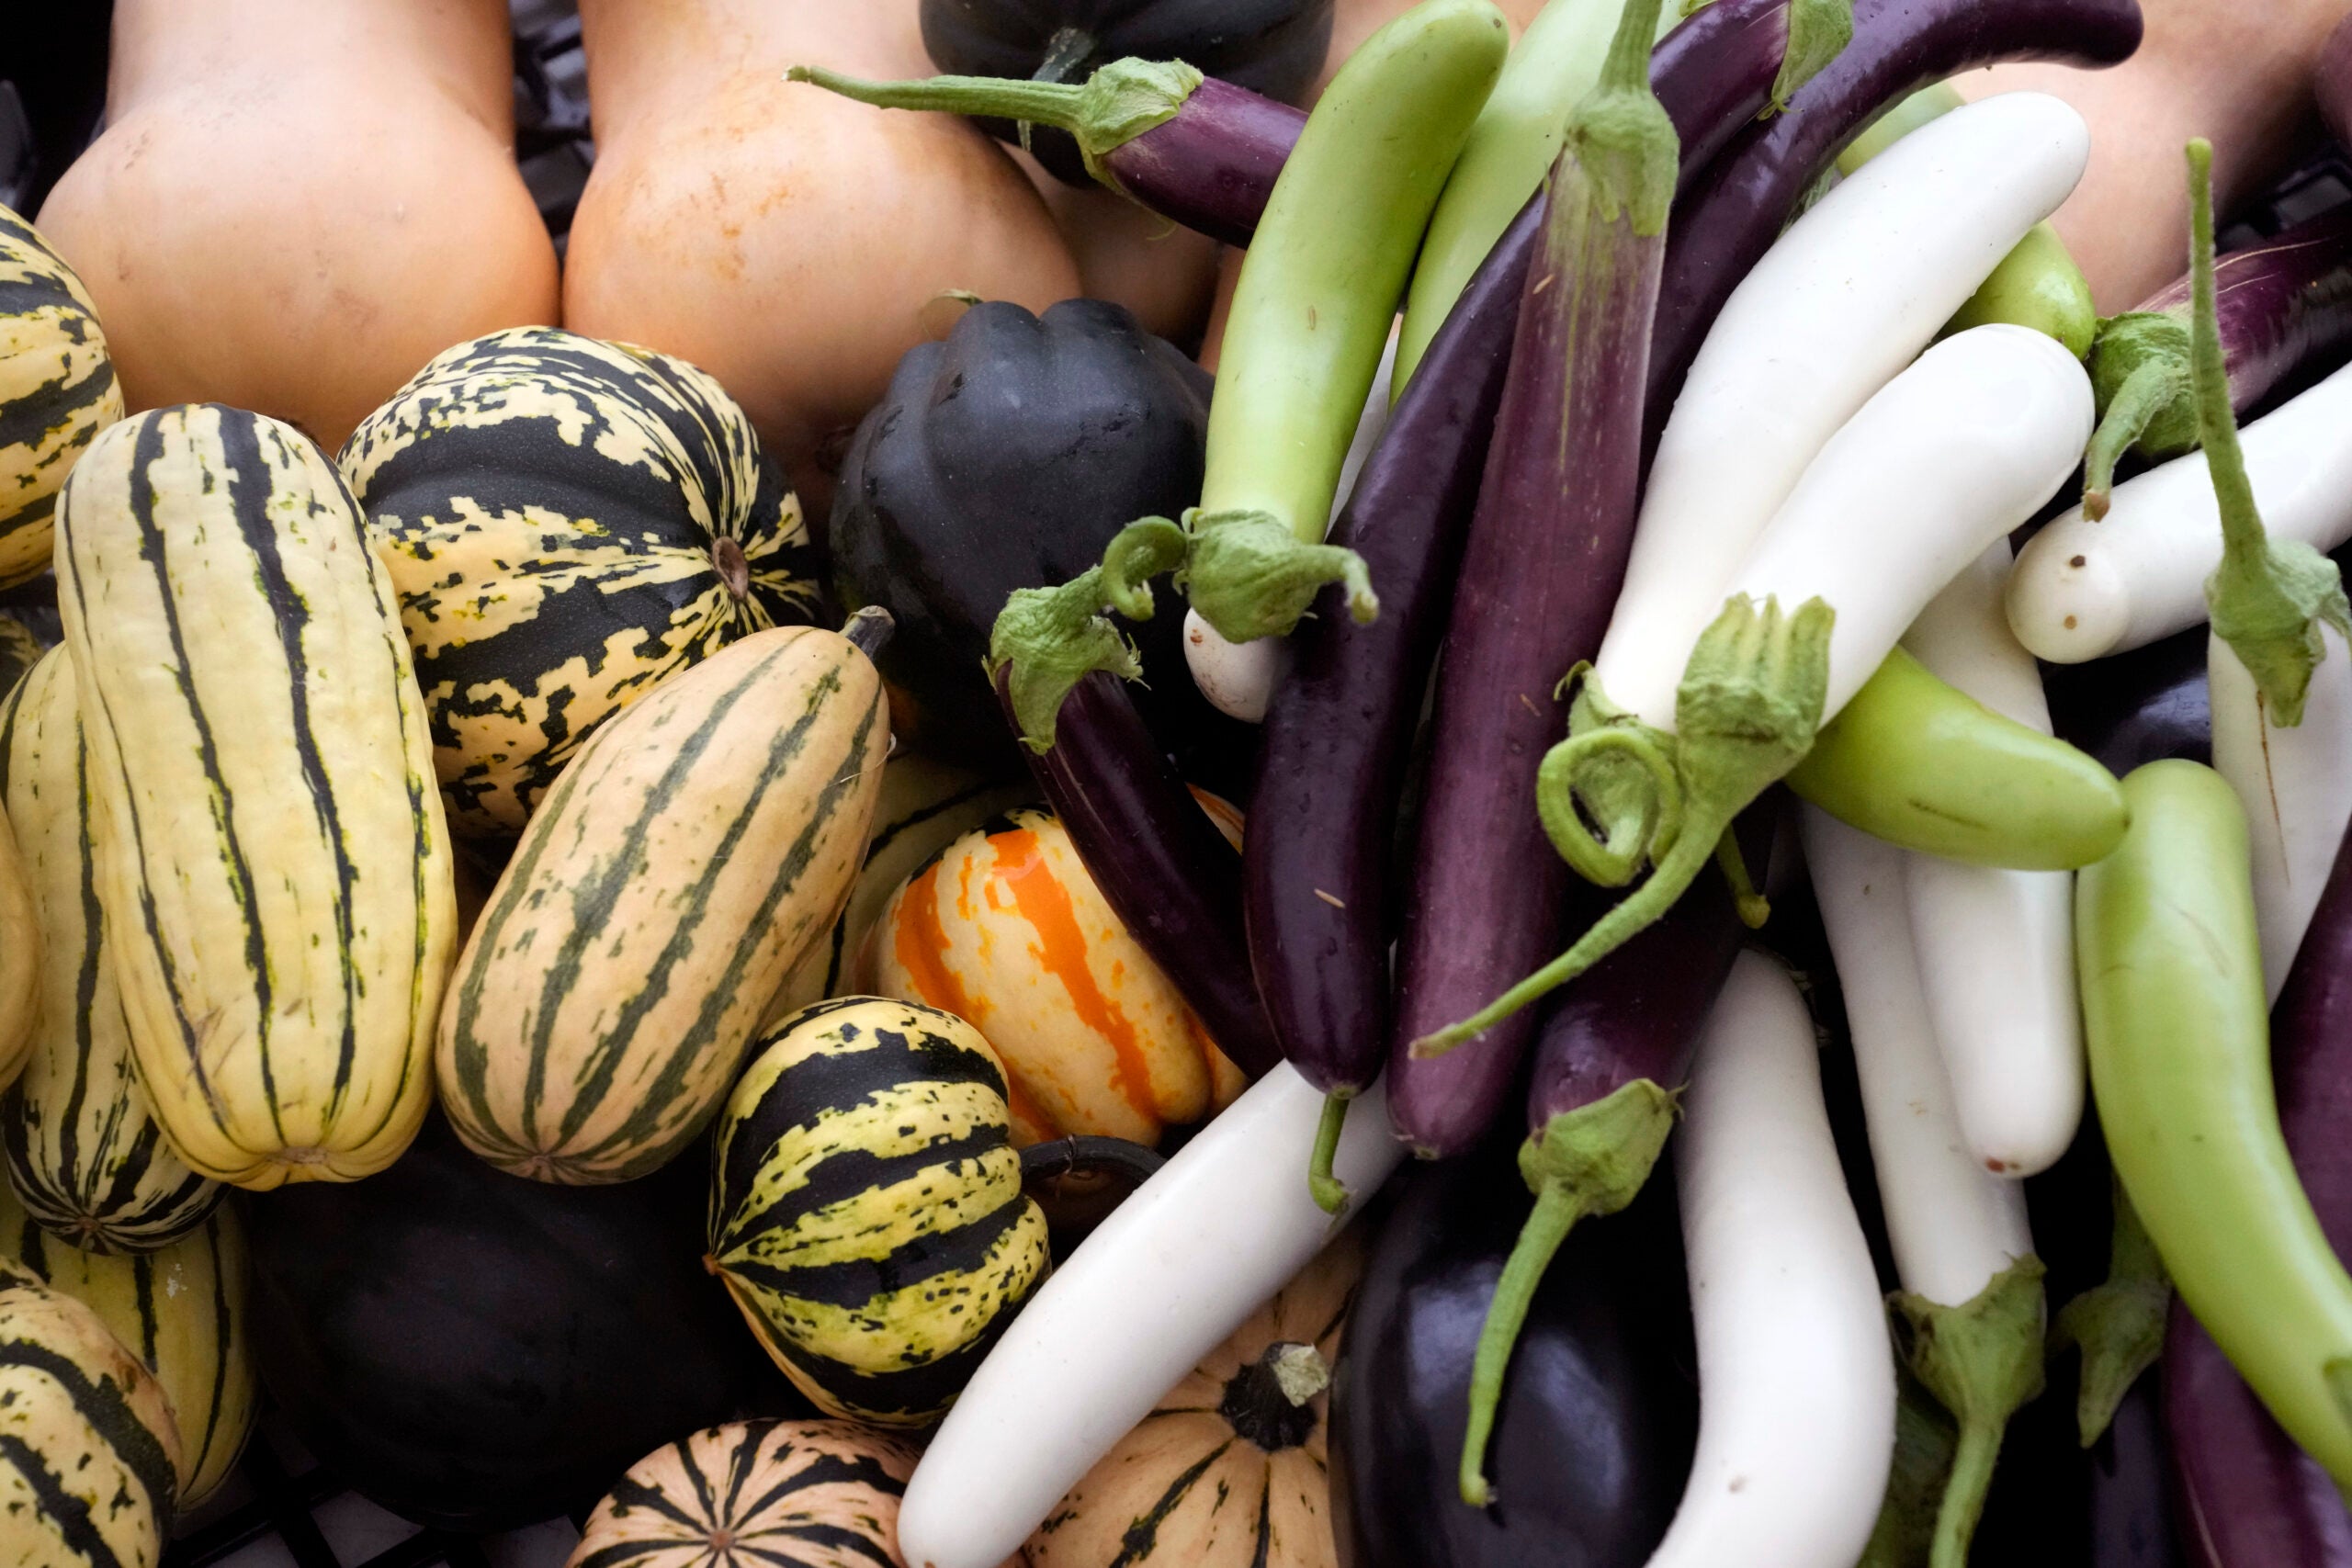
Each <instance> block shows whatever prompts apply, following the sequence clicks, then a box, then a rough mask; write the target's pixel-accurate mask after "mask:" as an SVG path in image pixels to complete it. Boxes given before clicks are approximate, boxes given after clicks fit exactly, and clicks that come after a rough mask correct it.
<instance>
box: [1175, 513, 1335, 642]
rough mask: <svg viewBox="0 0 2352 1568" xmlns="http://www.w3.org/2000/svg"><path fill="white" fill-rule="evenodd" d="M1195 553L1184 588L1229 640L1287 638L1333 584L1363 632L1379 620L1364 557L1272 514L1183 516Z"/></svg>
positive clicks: (1183, 572)
mask: <svg viewBox="0 0 2352 1568" xmlns="http://www.w3.org/2000/svg"><path fill="white" fill-rule="evenodd" d="M1184 528H1185V531H1186V533H1187V534H1188V535H1189V536H1190V540H1189V548H1188V550H1187V552H1186V554H1185V557H1184V560H1183V563H1182V566H1181V567H1180V568H1178V570H1177V578H1176V581H1177V583H1178V585H1179V586H1180V587H1182V589H1183V590H1184V596H1185V597H1186V598H1187V599H1189V600H1191V601H1192V605H1193V609H1195V610H1197V611H1199V612H1200V615H1201V619H1203V620H1204V621H1206V622H1208V624H1209V625H1210V626H1214V627H1216V634H1217V636H1219V637H1223V638H1225V639H1226V641H1227V642H1251V641H1254V640H1256V639H1257V638H1259V637H1288V636H1289V635H1290V633H1291V629H1292V628H1293V627H1295V626H1297V625H1298V622H1299V617H1300V616H1302V615H1306V611H1307V607H1308V606H1309V605H1311V604H1314V603H1315V596H1316V594H1317V593H1319V592H1322V589H1323V585H1324V584H1325V583H1327V582H1338V583H1340V584H1342V585H1344V586H1345V587H1346V589H1347V593H1348V614H1349V615H1351V616H1353V617H1354V618H1355V621H1356V624H1357V625H1358V626H1364V625H1368V624H1370V623H1371V622H1372V621H1373V620H1374V618H1375V617H1376V616H1378V615H1379V614H1380V600H1379V598H1378V597H1377V596H1376V595H1375V594H1374V592H1373V591H1372V577H1371V574H1370V572H1369V571H1367V570H1366V569H1365V567H1364V564H1363V557H1362V556H1360V555H1358V554H1356V553H1355V551H1353V550H1351V549H1346V548H1343V547H1340V546H1338V545H1310V544H1307V543H1306V542H1304V541H1302V540H1301V539H1299V538H1298V536H1296V535H1295V534H1293V533H1292V532H1291V530H1290V528H1289V525H1286V524H1284V523H1283V520H1282V519H1281V518H1279V517H1276V516H1275V515H1274V514H1273V513H1271V512H1203V511H1202V510H1201V509H1200V508H1199V507H1197V506H1196V507H1193V509H1192V510H1191V511H1189V512H1187V513H1184Z"/></svg>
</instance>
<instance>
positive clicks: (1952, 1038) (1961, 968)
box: [1903, 539, 2084, 1177]
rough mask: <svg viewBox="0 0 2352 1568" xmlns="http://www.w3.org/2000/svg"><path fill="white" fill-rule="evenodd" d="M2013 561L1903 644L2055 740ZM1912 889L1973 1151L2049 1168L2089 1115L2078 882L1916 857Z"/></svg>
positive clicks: (2003, 1170)
mask: <svg viewBox="0 0 2352 1568" xmlns="http://www.w3.org/2000/svg"><path fill="white" fill-rule="evenodd" d="M2009 562H2010V555H2009V544H2008V541H2007V539H2000V540H1996V541H1995V542H1994V543H1993V544H1992V545H1991V546H1989V547H1986V549H1985V553H1984V554H1983V555H1981V556H1979V557H1977V558H1976V559H1975V560H1973V561H1972V562H1971V563H1969V565H1968V567H1967V569H1966V570H1963V571H1962V573H1961V574H1960V575H1959V576H1958V577H1956V578H1954V579H1952V581H1951V585H1950V586H1949V587H1947V588H1945V590H1944V591H1943V592H1941V593H1939V594H1938V595H1936V597H1935V600H1934V601H1933V602H1932V603H1931V604H1928V607H1927V609H1926V610H1925V611H1923V612H1922V613H1921V614H1920V616H1919V618H1918V619H1917V621H1915V622H1913V623H1912V626H1911V629H1910V630H1909V631H1908V632H1907V633H1905V635H1904V638H1903V644H1904V646H1905V648H1907V649H1910V651H1911V652H1912V653H1913V654H1914V655H1915V656H1916V657H1917V659H1918V660H1919V662H1920V663H1922V664H1924V665H1926V666H1927V667H1928V671H1929V672H1930V673H1932V674H1934V675H1935V676H1937V677H1938V678H1939V679H1940V680H1942V681H1944V682H1947V683H1949V684H1950V685H1951V686H1953V687H1954V688H1956V689H1957V690H1959V691H1960V692H1962V693H1963V694H1966V695H1968V696H1970V697H1973V698H1974V699H1975V700H1976V701H1977V702H1980V703H1982V704H1984V705H1985V706H1986V707H1988V708H1991V709H1992V710H1993V711H1994V712H1995V713H1997V714H1999V715H2001V716H2003V717H2004V718H2008V719H2013V720H2015V721H2016V722H2017V723H2018V724H2022V725H2025V726H2027V727H2029V728H2032V729H2034V730H2037V731H2039V732H2040V733H2041V734H2043V735H2047V734H2049V733H2051V726H2050V704H2049V700H2048V699H2047V698H2046V697H2045V696H2044V695H2043V693H2042V689H2041V668H2040V667H2039V666H2038V665H2036V664H2035V663H2034V660H2033V656H2032V655H2031V654H2030V653H2028V652H2027V651H2026V650H2025V649H2024V648H2023V647H2022V646H2020V645H2019V644H2018V639H2017V638H2016V637H2015V636H2013V635H2012V634H2011V633H2010V631H2009V626H2008V622H2007V619H2006V618H2005V617H2004V615H2002V611H2001V585H2002V584H2003V582H2004V581H2007V577H2008V573H2009ZM1904 886H1905V893H1906V895H1907V897H1906V905H1907V908H1908V909H1909V913H1910V919H1911V929H1912V931H1913V933H1914V935H1915V937H1916V938H1917V945H1918V953H1919V973H1920V978H1921V979H1922V981H1923V982H1924V983H1925V985H1926V987H1927V1001H1928V1015H1929V1017H1930V1019H1931V1020H1932V1021H1933V1022H1934V1025H1935V1038H1936V1043H1937V1046H1938V1047H1939V1051H1940V1053H1941V1055H1942V1057H1943V1063H1944V1067H1945V1070H1946V1071H1947V1072H1948V1073H1949V1074H1950V1075H1951V1095H1952V1103H1953V1108H1954V1110H1955V1111H1956V1112H1957V1113H1958V1115H1959V1118H1960V1129H1961V1132H1962V1135H1963V1136H1964V1137H1965V1138H1966V1140H1967V1145H1968V1148H1969V1151H1970V1152H1971V1153H1972V1154H1973V1155H1974V1156H1975V1157H1976V1158H1977V1160H1978V1161H1979V1162H1980V1163H1981V1164H1983V1165H1984V1167H1985V1168H1986V1169H1987V1170H1990V1171H1993V1172H1994V1173H1996V1175H2001V1176H2007V1177H2025V1176H2031V1175H2033V1174H2035V1173H2036V1172H2038V1171H2042V1170H2046V1169H2048V1168H2050V1167H2051V1166H2052V1164H2054V1163H2055V1162H2056V1160H2057V1159H2058V1156H2061V1155H2063V1154H2064V1153H2065V1152H2066V1148H2067V1145H2070V1144H2072V1143H2073V1142H2074V1139H2075V1129H2076V1128H2077V1127H2078V1126H2079V1125H2080V1124H2081V1122H2082V1116H2083V1092H2084V1090H2083V1079H2084V1064H2083V1026H2082V1008H2081V1001H2080V998H2079V996H2078V994H2077V988H2076V986H2075V876H2074V874H2073V873H2072V872H2066V871H2016V870H2011V869H2008V868H2007V867H2002V866H1986V865H1970V864H1967V863H1962V862H1960V861H1952V860H1944V859H1941V858H1939V857H1938V856H1935V855H1927V854H1916V853H1915V854H1906V855H1905V874H1904ZM1987 976H1998V977H1999V978H1998V981H1997V983H1988V982H1987V978H1986V977H1987Z"/></svg>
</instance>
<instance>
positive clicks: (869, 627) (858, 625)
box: [842, 604, 899, 659]
mask: <svg viewBox="0 0 2352 1568" xmlns="http://www.w3.org/2000/svg"><path fill="white" fill-rule="evenodd" d="M898 626H899V623H898V621H897V620H896V619H895V618H894V617H893V616H892V615H891V614H890V612H889V611H888V610H886V609H884V608H883V607H882V606H881V605H879V604H868V605H866V606H865V607H864V608H863V609H858V610H853V611H851V612H850V615H849V619H848V620H846V621H844V622H842V637H846V638H848V639H849V643H850V646H851V647H853V648H854V649H857V650H858V652H860V653H862V654H864V655H865V657H866V658H868V659H872V658H874V657H875V656H876V654H879V653H880V652H881V651H882V645H883V644H885V643H887V642H888V641H889V640H890V634H891V633H892V632H894V631H896V630H897V629H898Z"/></svg>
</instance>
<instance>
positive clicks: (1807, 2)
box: [1771, 0, 1854, 114]
mask: <svg viewBox="0 0 2352 1568" xmlns="http://www.w3.org/2000/svg"><path fill="white" fill-rule="evenodd" d="M1853 39H1854V0H1789V44H1788V48H1787V50H1786V51H1783V52H1782V54H1781V73H1780V74H1779V75H1778V76H1776V77H1774V78H1773V79H1772V109H1771V112H1772V113H1774V114H1778V113H1779V112H1780V111H1781V110H1782V109H1784V108H1787V107H1789V100H1790V99H1791V98H1792V97H1794V96H1796V93H1797V89H1798V88H1800V87H1802V86H1804V85H1805V84H1806V83H1807V82H1810V81H1812V80H1813V79H1814V78H1815V76H1817V75H1819V74H1820V73H1821V68H1822V67H1823V66H1825V65H1826V64H1828V63H1829V62H1831V61H1833V60H1835V59H1837V58H1838V54H1839V53H1840V51H1843V50H1844V49H1845V47H1846V46H1847V45H1848V44H1849V43H1851V42H1852V41H1853Z"/></svg>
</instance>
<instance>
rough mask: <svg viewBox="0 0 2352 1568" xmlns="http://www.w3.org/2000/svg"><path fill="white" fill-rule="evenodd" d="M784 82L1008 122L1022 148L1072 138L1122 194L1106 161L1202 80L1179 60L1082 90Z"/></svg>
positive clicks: (800, 73) (1104, 77)
mask: <svg viewBox="0 0 2352 1568" xmlns="http://www.w3.org/2000/svg"><path fill="white" fill-rule="evenodd" d="M784 76H785V80H786V81H787V82H807V83H809V84H811V85H815V86H819V87H822V88H824V89H825V91H827V92H829V93H838V94H839V95H841V96H842V97H844V98H849V99H852V100H854V101H855V102H857V103H861V104H870V105H872V106H873V107H876V108H885V109H930V110H933V111H936V112H939V113H943V114H963V115H977V116H979V117H981V118H989V119H1009V120H1012V121H1013V122H1014V123H1016V124H1018V125H1019V126H1020V127H1021V128H1022V135H1023V141H1026V139H1027V136H1028V129H1029V127H1031V126H1033V125H1043V126H1049V127H1051V128H1052V129H1053V130H1063V131H1068V132H1069V136H1070V139H1071V140H1072V141H1076V142H1077V143H1078V151H1079V153H1080V156H1081V157H1083V158H1084V159H1085V161H1086V172H1087V173H1088V174H1090V175H1093V176H1094V177H1095V178H1096V179H1097V180H1099V181H1101V182H1102V183H1103V184H1104V185H1106V186H1110V187H1111V188H1112V189H1113V190H1116V191H1122V192H1124V190H1125V187H1124V186H1121V185H1120V184H1119V181H1118V177H1117V176H1116V175H1113V174H1112V173H1111V172H1110V170H1109V169H1108V168H1106V167H1105V166H1104V164H1103V159H1105V158H1107V157H1109V156H1110V155H1111V154H1112V153H1114V152H1117V151H1118V150H1119V149H1120V148H1122V147H1124V146H1125V145H1126V144H1127V143H1128V142H1130V141H1134V140H1135V139H1136V137H1138V136H1141V135H1142V134H1143V133H1144V132H1145V131H1147V130H1152V129H1153V128H1154V127H1156V126H1160V125H1165V124H1166V123H1167V122H1168V121H1170V120H1171V119H1173V118H1176V115H1177V112H1178V111H1179V110H1181V109H1182V108H1183V107H1184V104H1185V101H1186V100H1187V99H1189V98H1191V97H1192V96H1193V93H1194V91H1196V90H1197V89H1198V88H1199V86H1200V85H1201V82H1202V80H1203V78H1202V76H1201V73H1200V72H1198V71H1196V70H1194V69H1193V67H1192V66H1190V65H1187V64H1185V63H1184V62H1182V61H1181V60H1114V61H1112V62H1110V63H1109V64H1107V65H1104V66H1103V67H1102V68H1101V69H1100V70H1098V71H1096V72H1095V73H1093V74H1092V75H1091V76H1089V77H1088V78H1087V79H1086V80H1085V81H1084V82H1082V83H1070V82H1056V81H1036V80H1032V81H1027V82H1020V81H1015V80H1013V79H1012V78H1011V77H1006V76H930V77H924V78H922V79H920V80H916V81H911V82H869V81H865V80H864V79H862V78H859V77H855V76H844V75H842V73H840V72H838V71H828V70H826V69H825V68H824V67H823V66H821V65H796V66H794V67H793V68H792V69H791V70H789V71H787V72H786V73H784Z"/></svg>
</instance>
